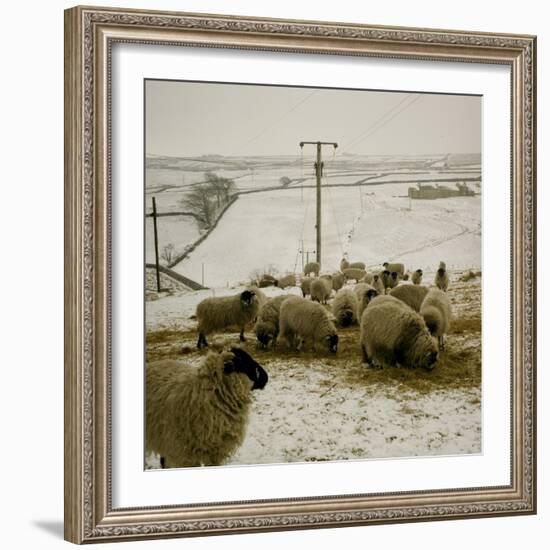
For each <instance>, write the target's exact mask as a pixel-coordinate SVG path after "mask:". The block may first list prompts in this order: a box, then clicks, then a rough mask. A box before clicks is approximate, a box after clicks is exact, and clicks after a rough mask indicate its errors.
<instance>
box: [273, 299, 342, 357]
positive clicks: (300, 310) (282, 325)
mask: <svg viewBox="0 0 550 550" xmlns="http://www.w3.org/2000/svg"><path fill="white" fill-rule="evenodd" d="M279 335H280V336H281V337H284V338H286V340H287V343H288V346H289V347H291V348H296V349H298V350H300V349H301V347H302V345H303V343H304V342H311V344H312V348H313V350H314V351H315V348H316V345H317V343H318V342H322V343H323V344H324V345H325V346H327V349H328V351H330V352H331V353H336V352H337V350H338V334H337V333H336V327H335V326H334V323H333V322H332V321H331V320H330V318H329V314H328V312H327V310H326V309H325V308H324V307H323V306H322V305H321V304H318V303H316V302H312V301H310V300H306V299H305V298H300V297H298V296H290V297H289V298H288V299H287V300H285V301H284V302H283V304H282V305H281V312H280V314H279Z"/></svg>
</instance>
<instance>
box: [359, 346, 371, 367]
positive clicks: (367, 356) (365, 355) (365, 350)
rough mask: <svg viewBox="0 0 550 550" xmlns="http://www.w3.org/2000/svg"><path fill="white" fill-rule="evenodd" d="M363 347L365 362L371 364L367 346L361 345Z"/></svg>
mask: <svg viewBox="0 0 550 550" xmlns="http://www.w3.org/2000/svg"><path fill="white" fill-rule="evenodd" d="M361 349H362V351H363V363H367V365H370V364H371V360H370V357H369V354H368V353H367V347H366V346H361Z"/></svg>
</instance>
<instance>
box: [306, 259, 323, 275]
mask: <svg viewBox="0 0 550 550" xmlns="http://www.w3.org/2000/svg"><path fill="white" fill-rule="evenodd" d="M320 270H321V266H320V265H319V264H318V263H317V262H309V263H308V264H306V267H304V275H306V276H308V275H310V274H311V273H313V275H314V276H315V277H319V271H320Z"/></svg>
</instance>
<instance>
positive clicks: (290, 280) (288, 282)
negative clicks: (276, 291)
mask: <svg viewBox="0 0 550 550" xmlns="http://www.w3.org/2000/svg"><path fill="white" fill-rule="evenodd" d="M276 286H278V287H279V288H287V287H290V286H296V275H294V273H290V274H289V275H285V276H284V277H281V278H280V279H279V280H278V281H277V284H276Z"/></svg>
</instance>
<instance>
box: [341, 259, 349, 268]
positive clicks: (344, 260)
mask: <svg viewBox="0 0 550 550" xmlns="http://www.w3.org/2000/svg"><path fill="white" fill-rule="evenodd" d="M348 267H349V262H348V261H347V260H346V258H342V260H341V261H340V271H344V270H345V269H347V268H348Z"/></svg>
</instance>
